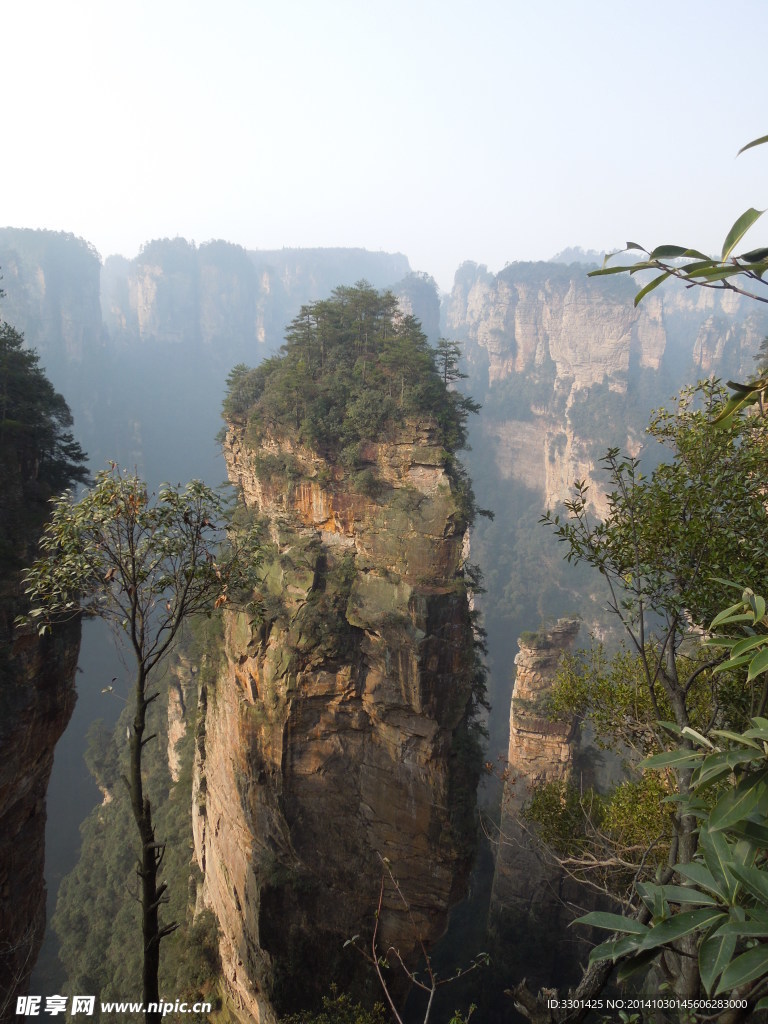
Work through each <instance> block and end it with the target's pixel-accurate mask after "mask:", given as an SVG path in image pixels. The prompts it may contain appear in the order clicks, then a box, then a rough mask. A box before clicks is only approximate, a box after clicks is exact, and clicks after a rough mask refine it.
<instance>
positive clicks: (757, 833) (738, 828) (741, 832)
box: [729, 821, 768, 847]
mask: <svg viewBox="0 0 768 1024" xmlns="http://www.w3.org/2000/svg"><path fill="white" fill-rule="evenodd" d="M729 832H731V833H732V835H734V836H738V837H739V838H742V839H746V840H747V841H748V842H750V843H753V844H754V845H755V846H761V847H768V827H766V826H765V825H759V824H758V823H757V822H756V821H740V822H738V823H737V824H736V825H732V826H731V828H730V829H729Z"/></svg>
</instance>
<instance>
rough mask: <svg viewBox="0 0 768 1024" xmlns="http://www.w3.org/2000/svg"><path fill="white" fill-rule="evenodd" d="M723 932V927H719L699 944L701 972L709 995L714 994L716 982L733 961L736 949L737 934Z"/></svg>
mask: <svg viewBox="0 0 768 1024" xmlns="http://www.w3.org/2000/svg"><path fill="white" fill-rule="evenodd" d="M721 932H722V929H718V930H717V932H716V933H715V934H712V935H709V936H708V937H707V938H706V939H704V941H703V942H702V943H701V945H700V946H699V973H700V974H701V981H702V984H703V985H704V988H705V989H706V992H707V995H711V994H712V989H713V987H714V985H715V982H716V981H717V979H718V978H719V977H720V975H721V974H722V973H723V971H724V970H725V968H726V967H727V966H728V964H729V963H730V962H731V959H732V957H733V954H734V951H735V949H736V936H735V935H723V934H721Z"/></svg>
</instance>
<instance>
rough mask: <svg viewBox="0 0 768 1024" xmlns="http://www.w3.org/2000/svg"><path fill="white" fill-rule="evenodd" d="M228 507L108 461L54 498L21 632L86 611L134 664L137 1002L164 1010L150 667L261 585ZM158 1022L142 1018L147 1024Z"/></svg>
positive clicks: (30, 577) (161, 849)
mask: <svg viewBox="0 0 768 1024" xmlns="http://www.w3.org/2000/svg"><path fill="white" fill-rule="evenodd" d="M224 513H225V502H224V500H223V498H222V497H221V495H220V494H218V493H217V492H215V491H212V490H211V489H210V488H209V487H206V485H205V484H203V483H202V482H201V481H199V480H193V481H191V482H190V483H189V484H187V485H186V487H184V488H182V487H181V486H180V485H179V486H177V487H172V486H169V485H167V484H166V485H164V486H163V487H161V488H160V491H159V493H158V494H157V496H156V497H154V496H152V495H150V494H149V493H148V490H147V487H146V485H145V484H144V482H143V481H142V480H141V479H139V478H138V477H137V476H135V475H129V474H126V473H123V472H121V470H120V467H119V466H117V465H116V464H112V465H111V467H110V468H109V469H108V470H105V471H103V472H101V473H99V474H97V476H96V479H95V482H94V486H93V487H92V488H91V489H90V490H89V491H87V492H86V493H85V495H84V496H83V497H82V498H81V499H80V500H79V501H77V502H75V501H74V500H73V497H72V495H71V494H69V493H64V494H63V495H61V496H60V497H58V498H56V499H55V500H54V502H53V508H52V512H51V515H50V518H49V521H48V523H47V524H46V527H45V530H44V532H43V536H42V539H41V542H40V549H41V555H40V557H39V558H38V559H37V560H36V561H35V562H34V564H33V565H32V566H31V567H30V568H29V569H27V570H26V571H25V572H24V574H23V578H24V581H25V588H26V593H27V596H28V598H29V601H30V605H31V607H30V610H29V612H28V614H27V615H26V616H25V617H24V618H23V619H22V620H21V624H22V625H25V624H30V623H35V624H38V630H39V632H40V633H43V632H45V631H46V630H47V629H48V627H49V624H50V623H51V622H52V621H55V620H56V619H61V618H67V617H74V616H78V615H81V614H86V615H91V616H97V617H99V618H103V619H105V620H106V621H107V622H109V623H111V624H112V625H113V626H114V627H115V629H116V631H117V633H118V635H119V636H121V637H124V638H125V641H126V644H127V646H128V648H129V650H130V651H131V653H132V654H133V658H134V662H135V672H136V675H135V684H134V704H133V711H134V716H133V721H132V725H131V727H130V729H129V750H130V766H129V770H128V773H127V776H126V783H127V786H128V789H129V793H130V803H131V809H132V812H133V818H134V821H135V824H136V828H137V831H138V834H139V839H140V851H139V855H138V866H137V873H138V876H139V879H140V882H141V909H142V948H143V953H144V964H143V988H142V995H143V1000H144V1003H145V1005H149V1004H150V1003H154V1004H157V1002H158V999H159V996H158V973H159V966H160V943H161V940H162V939H163V938H165V937H166V936H168V935H170V934H172V933H173V931H174V930H175V928H176V926H177V925H176V923H175V922H171V923H161V920H160V911H161V908H162V907H163V905H164V904H165V903H167V902H168V897H167V895H166V888H167V885H166V883H165V882H162V883H161V882H160V881H159V874H160V868H161V865H162V862H163V859H164V857H165V849H166V847H165V843H163V842H161V841H158V840H157V839H156V836H155V823H154V819H153V813H152V805H151V802H150V798H149V796H148V794H147V790H146V785H145V778H144V774H143V771H142V755H143V751H144V747H145V746H146V744H147V743H149V741H150V740H151V739H152V738H153V737H152V736H151V735H150V736H147V735H145V733H146V729H147V711H148V709H149V707H150V705H151V704H152V703H153V702H154V701H155V700H156V699H157V697H158V696H159V693H160V691H159V690H155V691H154V692H151V685H152V684H153V683H154V678H155V670H156V669H157V667H158V666H159V665H160V663H161V662H162V661H163V659H164V658H165V657H166V656H167V654H168V653H169V652H170V651H171V650H172V649H173V647H174V644H175V643H176V641H177V640H178V638H179V636H180V634H181V631H182V629H183V627H184V625H185V623H187V622H188V620H189V619H190V618H191V617H192V616H194V615H195V614H198V613H200V612H209V613H210V612H211V611H212V610H213V609H215V608H219V607H221V606H222V605H224V604H226V603H227V602H229V601H230V600H231V599H233V598H241V600H242V602H243V603H247V602H248V601H249V599H250V598H251V596H252V593H253V586H254V584H255V582H256V579H255V575H254V569H255V566H256V564H257V562H258V553H257V551H256V549H255V542H254V545H252V544H251V540H252V535H251V534H249V533H247V532H246V533H244V534H243V535H241V536H240V537H239V538H238V546H237V547H233V546H232V545H228V546H222V542H223V541H224V540H225V521H224ZM160 1017H161V1014H160V1013H155V1012H150V1011H149V1010H147V1011H146V1013H145V1018H146V1020H147V1021H148V1022H152V1024H154V1022H157V1021H159V1020H160Z"/></svg>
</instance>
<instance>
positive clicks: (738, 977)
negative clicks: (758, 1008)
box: [715, 945, 768, 995]
mask: <svg viewBox="0 0 768 1024" xmlns="http://www.w3.org/2000/svg"><path fill="white" fill-rule="evenodd" d="M766 973H768V945H760V946H754V947H753V948H752V949H749V950H747V952H746V953H742V954H741V956H737V957H736V959H735V960H732V961H731V962H730V964H728V966H727V967H726V968H725V970H724V971H723V973H722V975H721V976H720V984H719V985H718V986H717V989H716V990H715V995H720V993H721V992H730V991H731V989H734V988H736V987H737V986H738V985H746V984H747V983H748V982H750V981H754V980H755V978H759V977H761V976H762V975H763V974H766Z"/></svg>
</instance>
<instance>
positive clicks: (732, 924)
mask: <svg viewBox="0 0 768 1024" xmlns="http://www.w3.org/2000/svg"><path fill="white" fill-rule="evenodd" d="M716 934H717V935H724V936H728V937H733V938H734V939H736V938H742V939H763V938H766V937H768V921H729V922H728V923H727V924H724V925H721V926H720V927H719V928H718V929H717V933H716Z"/></svg>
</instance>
